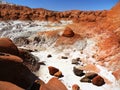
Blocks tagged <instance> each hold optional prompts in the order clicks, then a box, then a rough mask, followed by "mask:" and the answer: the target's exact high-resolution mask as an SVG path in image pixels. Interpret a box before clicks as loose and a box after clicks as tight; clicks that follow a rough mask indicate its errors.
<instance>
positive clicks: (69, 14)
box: [0, 4, 107, 22]
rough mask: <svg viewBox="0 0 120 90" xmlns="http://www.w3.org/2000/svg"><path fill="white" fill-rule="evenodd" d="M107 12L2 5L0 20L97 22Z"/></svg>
mask: <svg viewBox="0 0 120 90" xmlns="http://www.w3.org/2000/svg"><path fill="white" fill-rule="evenodd" d="M106 14H107V11H79V10H71V11H64V12H56V11H50V10H46V9H42V8H38V9H31V8H29V7H25V6H17V5H7V4H1V5H0V20H43V21H52V22H56V21H60V20H73V21H74V22H86V21H87V22H96V21H99V20H101V19H102V20H103V19H104V18H105V17H106Z"/></svg>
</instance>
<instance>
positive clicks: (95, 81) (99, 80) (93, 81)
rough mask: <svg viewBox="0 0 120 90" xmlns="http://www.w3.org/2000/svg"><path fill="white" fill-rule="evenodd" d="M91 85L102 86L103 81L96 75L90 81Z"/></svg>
mask: <svg viewBox="0 0 120 90" xmlns="http://www.w3.org/2000/svg"><path fill="white" fill-rule="evenodd" d="M92 84H94V85H96V86H102V85H104V84H105V81H104V79H103V78H102V77H101V76H99V75H98V76H96V77H94V78H93V79H92Z"/></svg>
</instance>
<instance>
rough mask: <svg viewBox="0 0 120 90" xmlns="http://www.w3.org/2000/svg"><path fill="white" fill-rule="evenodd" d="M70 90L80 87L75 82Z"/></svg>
mask: <svg viewBox="0 0 120 90" xmlns="http://www.w3.org/2000/svg"><path fill="white" fill-rule="evenodd" d="M72 90H80V87H79V86H78V85H77V84H74V85H73V86H72Z"/></svg>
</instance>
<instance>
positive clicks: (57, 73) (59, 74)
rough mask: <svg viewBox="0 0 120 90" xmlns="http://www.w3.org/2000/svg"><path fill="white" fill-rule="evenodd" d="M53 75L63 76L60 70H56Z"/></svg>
mask: <svg viewBox="0 0 120 90" xmlns="http://www.w3.org/2000/svg"><path fill="white" fill-rule="evenodd" d="M54 76H56V77H58V78H61V77H63V75H62V72H61V71H58V72H56V73H55V74H54Z"/></svg>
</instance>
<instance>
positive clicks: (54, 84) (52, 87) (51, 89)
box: [40, 78, 67, 90]
mask: <svg viewBox="0 0 120 90" xmlns="http://www.w3.org/2000/svg"><path fill="white" fill-rule="evenodd" d="M40 90H67V88H66V87H65V85H64V84H63V83H62V82H61V81H60V80H58V79H57V78H52V79H50V80H49V82H48V83H47V84H44V85H41V87H40Z"/></svg>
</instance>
